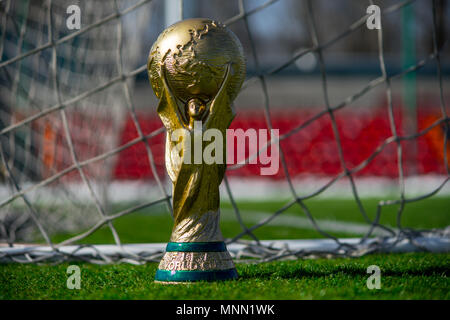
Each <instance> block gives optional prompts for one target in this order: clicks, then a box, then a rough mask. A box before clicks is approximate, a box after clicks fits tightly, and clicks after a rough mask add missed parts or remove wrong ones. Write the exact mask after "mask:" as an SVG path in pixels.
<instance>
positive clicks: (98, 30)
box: [0, 0, 450, 263]
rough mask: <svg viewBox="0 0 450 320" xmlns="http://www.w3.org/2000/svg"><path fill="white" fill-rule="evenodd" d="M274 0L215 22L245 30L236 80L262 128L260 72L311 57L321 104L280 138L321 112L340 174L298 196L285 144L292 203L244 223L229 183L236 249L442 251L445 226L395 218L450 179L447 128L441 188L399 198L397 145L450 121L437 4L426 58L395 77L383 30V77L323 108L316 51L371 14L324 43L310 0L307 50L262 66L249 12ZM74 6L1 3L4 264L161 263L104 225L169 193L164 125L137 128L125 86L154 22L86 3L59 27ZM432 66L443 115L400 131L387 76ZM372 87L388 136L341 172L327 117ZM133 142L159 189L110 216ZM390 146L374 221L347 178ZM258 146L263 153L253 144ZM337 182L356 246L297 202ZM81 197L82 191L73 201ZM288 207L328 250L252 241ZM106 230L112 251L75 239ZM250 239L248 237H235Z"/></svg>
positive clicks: (262, 254)
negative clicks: (159, 159)
mask: <svg viewBox="0 0 450 320" xmlns="http://www.w3.org/2000/svg"><path fill="white" fill-rule="evenodd" d="M276 2H277V1H274V0H270V1H266V2H264V3H262V4H260V5H259V6H257V7H254V8H253V9H251V10H246V9H245V3H244V1H243V0H242V1H238V4H239V13H238V14H237V15H235V16H233V17H230V18H229V19H228V20H226V21H223V22H224V23H225V24H226V25H232V24H234V23H237V22H241V23H243V24H244V26H245V30H246V33H247V34H246V35H245V36H246V37H248V39H249V41H250V45H251V46H250V49H251V51H250V57H249V58H251V59H252V61H253V62H254V64H255V68H256V75H255V76H253V77H251V78H249V79H247V80H246V83H245V84H244V87H246V86H249V85H250V84H252V83H257V84H258V85H260V88H261V95H262V96H263V99H264V103H263V110H262V111H261V112H263V113H264V115H265V118H266V124H267V128H269V129H271V128H272V121H271V116H270V115H271V113H270V104H269V95H268V87H267V81H266V78H267V77H268V76H269V75H274V74H277V73H279V72H280V71H282V70H284V69H285V68H287V67H289V66H290V65H291V64H293V63H295V62H296V61H298V59H299V58H300V57H302V56H305V55H307V54H308V53H311V52H315V54H316V55H317V57H318V62H319V66H320V72H321V76H322V95H323V97H324V101H325V108H324V109H323V110H322V111H320V112H318V113H317V114H315V115H313V116H312V117H311V118H310V119H308V120H307V121H303V122H302V123H301V125H299V126H297V127H296V128H294V129H292V130H290V131H289V132H288V133H285V134H283V135H282V136H281V137H280V140H284V139H288V138H289V137H291V136H293V135H295V134H296V133H298V132H300V131H302V130H304V129H305V128H306V127H307V126H309V125H311V124H312V123H314V122H315V121H318V119H320V118H321V117H330V119H331V124H332V130H333V133H334V137H335V141H336V145H337V150H338V154H337V156H338V157H339V159H340V162H341V168H342V171H341V173H340V174H338V175H337V176H335V177H332V178H330V179H329V180H328V181H327V182H326V183H324V184H323V185H321V186H320V187H319V188H317V189H316V190H314V191H313V192H312V193H311V194H308V195H302V196H300V195H299V194H298V192H297V191H296V188H295V187H294V185H293V182H292V179H291V176H290V174H289V170H288V167H287V164H286V159H285V154H284V153H283V148H282V146H281V150H280V157H281V165H282V170H283V171H284V174H285V176H286V180H285V184H286V185H287V186H288V190H289V192H290V193H291V196H292V200H291V201H289V202H288V203H286V205H284V206H283V207H282V208H280V209H279V210H277V211H276V212H274V213H273V215H271V216H270V217H265V218H263V219H262V220H261V221H259V222H258V223H256V224H255V225H253V226H251V227H247V226H246V225H245V224H244V223H243V222H242V218H241V214H240V210H239V206H238V204H237V203H236V201H235V200H234V198H233V190H232V188H231V187H230V184H229V181H228V179H227V178H225V180H224V185H225V190H226V192H227V194H228V196H229V198H230V200H231V203H232V205H233V208H234V211H235V215H236V219H237V221H238V222H239V223H240V225H241V227H242V232H240V233H239V234H237V235H236V236H235V237H234V238H232V239H229V240H228V244H229V247H230V250H231V251H232V253H233V254H234V256H235V257H236V258H246V257H247V258H248V257H251V258H257V259H258V261H267V260H273V259H280V258H285V257H297V258H298V257H303V256H310V255H324V254H328V255H352V256H357V255H362V254H366V253H368V252H374V251H383V250H388V249H390V248H395V247H397V245H402V246H405V241H406V243H407V244H408V245H410V246H413V247H416V248H419V249H429V250H435V249H434V248H435V247H434V246H433V245H430V243H429V242H427V241H424V239H425V240H426V239H432V240H433V241H438V242H439V243H440V244H441V245H443V246H440V248H441V249H442V248H444V250H448V243H449V242H448V232H447V233H446V231H445V230H412V229H410V228H404V227H402V225H401V216H402V212H403V210H404V207H405V206H406V205H407V204H408V203H411V202H415V201H420V200H422V199H426V198H428V197H431V196H433V195H435V194H437V193H438V192H439V191H440V190H441V189H442V188H444V186H445V185H446V183H447V182H448V180H449V178H450V170H449V166H448V163H449V161H448V159H447V152H446V150H447V135H445V138H444V142H443V146H442V147H443V149H444V152H443V154H444V166H445V170H446V176H445V177H444V178H443V180H442V181H441V182H440V184H439V186H438V187H437V188H434V189H433V190H432V191H431V192H429V193H427V194H423V195H420V196H417V197H409V198H407V197H406V195H405V177H404V168H403V165H402V163H403V162H402V156H403V149H402V148H403V147H402V142H403V141H409V140H414V139H417V138H418V137H421V136H423V135H425V134H426V133H427V132H429V131H430V130H432V129H433V128H435V127H438V126H442V127H443V128H444V130H445V131H446V132H448V126H449V117H448V115H447V113H446V108H445V103H444V93H443V85H442V81H443V80H442V74H441V62H440V52H439V50H438V45H437V40H436V1H433V2H432V3H430V6H429V10H431V11H432V15H433V30H432V32H433V51H432V52H431V53H430V54H429V56H428V57H426V58H425V59H423V60H420V61H418V62H417V63H416V64H415V65H413V66H410V67H408V68H406V69H404V70H402V71H401V72H399V73H397V74H390V75H388V74H387V72H386V64H385V61H384V52H383V29H382V28H381V29H380V30H378V31H377V32H378V53H379V67H380V70H381V74H382V75H381V76H380V77H378V78H376V79H374V80H372V81H370V82H369V83H367V85H366V86H365V87H363V88H362V90H360V91H359V92H356V93H355V94H353V95H351V96H349V97H347V98H346V99H345V100H344V101H342V102H341V103H339V104H337V105H331V104H330V102H329V97H328V95H329V93H328V87H327V72H326V70H325V63H324V59H323V52H324V51H325V50H327V48H329V47H330V46H332V45H333V44H335V43H337V42H338V41H339V40H341V39H343V38H345V37H347V36H348V35H350V34H352V33H353V32H355V31H356V30H358V29H359V28H362V27H365V25H366V19H367V17H368V15H364V16H362V17H360V18H359V19H357V20H356V21H355V22H354V23H352V24H350V26H349V27H348V28H347V29H346V30H345V31H344V32H342V33H340V34H338V35H337V36H335V37H333V38H332V39H330V40H328V41H327V42H320V40H319V39H318V36H317V26H316V24H317V22H316V21H315V18H314V14H313V13H314V12H313V6H312V2H311V1H306V2H305V5H306V10H307V17H308V26H309V31H310V37H311V39H312V46H311V48H309V49H304V50H300V51H296V52H297V53H296V55H295V56H293V57H292V58H291V59H289V60H288V61H285V62H284V63H283V64H281V65H280V66H278V67H275V68H273V69H271V70H264V69H263V68H261V66H260V65H259V63H258V53H257V50H256V47H255V43H254V41H253V33H252V32H251V27H250V26H249V22H248V18H249V17H250V16H252V15H255V14H258V12H261V11H262V10H269V9H268V8H270V7H271V5H272V4H274V3H276ZM411 2H414V1H403V2H399V3H397V4H395V5H393V6H390V7H387V8H384V9H383V14H390V13H392V12H395V11H398V10H401V9H402V8H403V7H404V6H406V5H410V3H411ZM371 3H372V1H368V2H367V5H369V4H371ZM71 4H76V1H75V2H74V1H51V0H50V1H22V2H15V1H11V0H9V1H3V2H1V5H2V12H1V26H2V29H1V30H2V34H1V37H2V38H1V42H0V56H1V57H2V61H1V63H0V69H1V70H0V72H1V79H2V84H1V87H0V88H1V91H0V94H1V96H0V97H1V98H0V103H1V104H0V129H1V130H0V138H1V143H0V148H1V149H0V151H1V158H2V161H1V163H0V165H1V167H0V169H1V174H0V178H1V179H2V181H1V186H2V189H1V198H0V237H1V238H0V240H1V241H2V242H4V243H6V244H8V245H9V247H11V248H4V249H0V259H1V260H5V261H10V260H13V261H21V262H38V261H45V260H50V259H56V260H58V261H63V260H65V259H69V258H73V257H78V258H81V259H85V260H88V261H91V262H96V263H103V262H112V261H128V262H143V261H158V260H159V259H160V257H161V255H162V252H163V248H161V247H160V246H157V245H156V246H152V245H147V246H142V247H139V246H136V245H134V246H123V245H122V244H121V241H120V234H118V233H117V231H116V230H115V228H114V226H113V224H112V221H113V220H114V219H116V218H118V217H121V216H124V215H127V214H130V213H133V212H135V211H137V210H139V209H142V208H146V207H150V206H153V205H156V204H161V203H166V204H167V206H168V207H170V195H169V194H168V193H167V191H166V189H165V186H164V183H163V181H162V177H160V176H159V175H158V171H157V168H156V164H155V161H154V155H153V153H152V149H151V148H150V146H151V143H152V140H151V138H152V137H154V136H157V135H159V134H162V133H163V132H164V128H163V127H162V126H161V128H159V129H156V130H154V131H152V132H151V133H150V134H144V131H143V130H142V127H141V125H140V122H139V121H138V119H139V117H138V114H137V112H136V110H135V109H134V104H133V99H132V97H131V89H130V88H131V87H132V85H133V80H134V78H135V77H136V76H137V75H139V74H141V73H145V72H146V65H141V66H139V67H137V68H135V66H136V63H137V61H138V58H139V52H140V51H141V50H140V46H142V45H144V47H145V48H144V49H148V48H147V46H148V45H149V44H147V43H143V41H142V39H143V35H144V34H145V31H146V29H147V28H149V26H150V25H151V21H150V16H151V15H150V12H151V6H152V5H153V4H152V1H151V0H144V1H134V2H133V1H131V2H130V1H123V2H121V1H100V0H98V1H89V2H85V7H83V10H84V12H87V13H88V14H87V15H83V23H82V28H81V29H80V30H78V31H69V30H68V29H67V28H66V27H65V23H66V20H65V19H66V16H67V15H66V8H67V7H68V6H69V5H71ZM238 36H239V35H238ZM430 61H435V63H436V65H437V80H436V84H437V86H438V87H439V99H440V107H441V113H442V114H441V117H440V118H439V119H438V120H436V121H435V122H434V123H432V124H431V125H430V126H428V127H426V128H424V129H421V130H420V131H418V132H416V133H414V134H411V135H400V133H399V132H398V131H397V126H396V123H395V117H394V105H393V102H392V90H391V81H393V80H394V79H397V78H400V77H402V76H404V75H405V74H408V73H411V72H415V71H417V70H418V69H420V68H422V67H423V66H424V65H425V64H426V63H429V62H430ZM378 86H385V94H386V99H387V102H388V103H387V104H388V115H389V123H390V126H391V136H390V137H389V138H387V139H385V140H384V141H383V143H381V144H380V145H379V147H378V148H377V149H376V150H375V151H374V152H373V153H372V154H371V156H369V157H368V158H366V159H365V160H364V161H362V162H361V163H360V164H359V165H357V166H355V167H353V168H351V169H349V168H348V166H347V165H346V161H345V157H344V152H343V150H342V146H341V139H340V133H339V130H338V127H337V125H336V120H335V116H334V112H336V111H338V110H341V109H343V108H345V107H346V106H348V105H349V104H351V103H352V102H354V101H356V100H357V99H359V98H361V97H362V96H364V95H365V94H366V93H368V92H369V91H371V90H372V89H374V88H375V87H378ZM149 90H150V88H149ZM125 116H130V117H131V119H132V121H133V124H134V126H135V130H136V132H137V133H138V137H137V138H135V139H132V140H130V141H128V142H126V143H125V144H120V141H119V139H118V132H119V128H118V125H119V122H120V121H121V120H122V119H123V117H125ZM141 142H144V144H145V147H146V157H147V159H144V160H145V161H148V163H149V166H150V169H151V171H152V174H153V177H154V180H155V185H156V186H157V191H155V192H154V193H152V194H150V195H149V197H148V200H147V201H146V202H144V203H141V204H138V205H133V206H132V207H128V208H125V209H123V210H121V211H119V212H111V208H110V199H109V198H108V195H109V189H110V188H111V186H112V183H111V175H112V168H113V167H114V163H115V161H116V158H117V155H118V154H119V153H120V152H122V151H123V150H125V149H127V148H132V147H133V146H134V145H136V144H137V143H141ZM391 144H393V145H395V146H396V150H397V159H398V164H399V165H398V179H399V186H400V188H399V197H398V199H396V200H386V201H380V202H379V204H378V207H377V210H376V214H375V219H373V220H372V219H371V218H369V215H368V213H367V212H366V209H365V207H364V205H363V203H362V201H361V199H360V196H359V193H358V188H357V186H356V184H355V177H354V175H355V174H357V173H358V172H359V171H361V170H362V169H364V168H365V167H366V166H367V165H368V164H369V163H370V162H371V161H372V160H373V159H374V158H375V157H376V156H377V155H378V154H380V153H381V152H382V151H383V150H384V149H385V148H386V147H387V146H388V145H391ZM261 150H262V148H261V149H260V150H259V151H261ZM144 160H143V161H144ZM247 160H248V159H247ZM244 165H245V164H239V165H234V166H231V167H229V169H228V170H234V169H238V168H239V167H242V166H244ZM341 179H348V181H349V182H350V185H351V189H352V194H353V197H354V199H355V201H356V203H357V205H358V208H359V210H360V213H361V215H362V216H363V217H364V219H365V221H366V223H367V226H368V227H369V228H368V230H367V232H366V234H365V235H364V236H363V237H362V238H360V239H358V240H356V241H355V240H352V241H341V240H339V239H337V238H336V237H334V236H332V235H331V234H329V233H327V232H325V231H324V230H322V229H321V228H320V227H319V225H318V224H317V223H316V222H315V219H314V212H311V211H310V209H309V208H308V206H307V205H306V204H305V200H306V199H310V198H313V197H316V196H318V195H320V194H321V193H323V192H324V191H325V190H327V189H328V188H330V187H331V186H333V185H334V184H335V183H337V181H339V180H341ZM49 195H50V196H49ZM80 195H84V196H83V197H81V198H80ZM86 199H88V200H86ZM394 205H399V209H398V212H397V216H398V219H397V221H398V224H397V226H396V229H393V228H390V227H388V226H385V225H381V224H380V223H379V221H380V216H381V214H382V209H383V207H385V206H394ZM292 206H298V207H299V208H300V209H301V210H302V212H303V213H304V214H305V215H306V218H307V219H308V220H309V221H310V223H312V224H313V226H314V228H315V229H316V230H317V231H318V232H319V233H320V234H322V235H323V237H325V238H327V239H328V240H326V241H329V242H330V243H331V245H330V243H328V242H327V246H325V247H322V246H321V244H319V245H317V246H313V247H311V246H309V247H308V246H303V245H295V244H294V243H290V242H284V243H282V244H281V245H280V243H276V244H275V245H271V244H270V243H268V242H261V241H259V239H258V238H257V237H256V236H255V235H254V233H253V232H254V231H255V230H256V229H258V228H260V227H261V226H264V225H266V224H268V223H269V222H271V221H272V220H274V219H277V217H279V216H280V215H282V214H283V212H285V211H286V210H287V209H289V208H291V207H292ZM104 225H107V226H108V227H109V228H110V230H111V232H112V234H113V236H114V239H115V242H116V245H117V247H114V249H111V248H110V247H108V248H109V249H108V248H104V249H105V250H102V249H101V246H87V245H74V244H75V243H76V242H77V241H79V240H81V239H83V238H85V237H87V236H89V235H91V234H92V233H94V232H95V231H97V230H98V229H99V228H100V227H102V226H104ZM78 230H83V231H82V232H81V233H79V234H78V235H77V236H74V237H72V238H70V239H66V240H64V241H63V242H61V243H57V244H56V243H52V242H51V240H50V238H51V236H50V235H51V234H53V233H54V231H58V232H61V231H64V232H73V231H78ZM378 230H382V231H383V232H384V233H385V234H386V235H387V236H385V237H379V238H376V239H373V238H371V237H372V236H373V235H374V234H379V233H377V231H378ZM246 235H249V236H250V237H251V238H253V240H252V241H244V240H242V237H244V236H246ZM369 238H370V239H369ZM36 239H41V240H45V242H46V244H47V245H48V247H46V248H43V247H33V246H26V245H25V246H24V245H19V246H17V242H26V241H33V240H36ZM68 245H71V246H68ZM438 247H439V246H438Z"/></svg>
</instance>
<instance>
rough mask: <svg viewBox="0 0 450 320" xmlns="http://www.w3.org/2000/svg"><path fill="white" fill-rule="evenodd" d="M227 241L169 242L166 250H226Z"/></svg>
mask: <svg viewBox="0 0 450 320" xmlns="http://www.w3.org/2000/svg"><path fill="white" fill-rule="evenodd" d="M225 251H227V246H226V245H225V242H223V241H218V242H169V243H168V244H167V247H166V252H225Z"/></svg>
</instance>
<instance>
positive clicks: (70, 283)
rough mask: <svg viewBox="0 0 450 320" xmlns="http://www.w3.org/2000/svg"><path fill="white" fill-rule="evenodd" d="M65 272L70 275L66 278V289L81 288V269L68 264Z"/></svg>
mask: <svg viewBox="0 0 450 320" xmlns="http://www.w3.org/2000/svg"><path fill="white" fill-rule="evenodd" d="M66 272H67V274H69V275H70V276H69V277H68V278H67V282H66V286H67V289H71V290H73V289H78V290H80V289H81V270H80V267H79V266H77V265H70V266H68V267H67V271H66Z"/></svg>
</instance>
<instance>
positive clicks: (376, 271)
mask: <svg viewBox="0 0 450 320" xmlns="http://www.w3.org/2000/svg"><path fill="white" fill-rule="evenodd" d="M367 273H369V274H371V276H370V277H369V278H367V282H366V285H367V288H368V289H369V290H373V289H381V269H380V267H379V266H376V265H371V266H368V267H367Z"/></svg>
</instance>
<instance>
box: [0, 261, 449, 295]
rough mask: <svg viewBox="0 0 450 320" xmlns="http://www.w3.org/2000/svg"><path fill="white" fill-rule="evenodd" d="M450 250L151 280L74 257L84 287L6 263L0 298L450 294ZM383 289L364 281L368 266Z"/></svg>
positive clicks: (147, 273)
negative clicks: (192, 279)
mask: <svg viewBox="0 0 450 320" xmlns="http://www.w3.org/2000/svg"><path fill="white" fill-rule="evenodd" d="M449 258H450V255H449V254H430V253H428V254H426V253H406V254H391V255H378V254H377V255H371V256H366V257H363V258H358V259H350V258H346V259H342V258H341V259H332V260H326V259H317V260H300V261H284V262H271V263H264V264H259V265H244V264H238V265H237V270H238V273H239V275H240V278H239V280H237V281H230V282H218V283H201V284H199V283H195V284H189V285H175V286H170V285H169V286H168V285H161V284H156V283H154V282H153V277H154V275H155V271H156V268H157V264H156V263H149V264H146V265H143V266H134V265H123V264H122V265H108V266H98V265H92V264H85V263H83V264H78V265H79V266H80V267H81V289H80V290H69V289H67V287H66V281H67V273H66V269H67V266H68V264H60V265H56V266H49V265H47V266H37V265H15V264H10V265H3V266H2V267H0V288H1V290H0V298H1V299H450V279H449V278H448V272H449V270H450V260H449ZM373 264H375V265H378V266H379V267H380V269H381V289H379V290H377V289H374V290H369V289H368V288H367V286H366V281H367V278H368V277H369V274H367V273H366V269H367V267H368V266H370V265H373Z"/></svg>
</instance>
